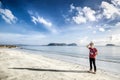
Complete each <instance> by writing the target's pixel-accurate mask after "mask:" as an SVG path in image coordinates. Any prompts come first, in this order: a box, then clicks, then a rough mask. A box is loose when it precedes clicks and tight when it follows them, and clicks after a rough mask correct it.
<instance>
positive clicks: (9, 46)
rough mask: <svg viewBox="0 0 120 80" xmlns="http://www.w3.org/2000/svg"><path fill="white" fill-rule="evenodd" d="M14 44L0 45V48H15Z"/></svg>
mask: <svg viewBox="0 0 120 80" xmlns="http://www.w3.org/2000/svg"><path fill="white" fill-rule="evenodd" d="M17 47H18V46H16V45H0V48H17Z"/></svg>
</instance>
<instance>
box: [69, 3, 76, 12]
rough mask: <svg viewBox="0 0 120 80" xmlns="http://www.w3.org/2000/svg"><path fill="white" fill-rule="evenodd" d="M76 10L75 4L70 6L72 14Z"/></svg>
mask: <svg viewBox="0 0 120 80" xmlns="http://www.w3.org/2000/svg"><path fill="white" fill-rule="evenodd" d="M74 9H75V6H73V4H71V5H70V12H72V11H73V10H74Z"/></svg>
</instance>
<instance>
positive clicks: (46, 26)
mask: <svg viewBox="0 0 120 80" xmlns="http://www.w3.org/2000/svg"><path fill="white" fill-rule="evenodd" d="M90 41H94V42H95V43H96V44H97V45H105V44H106V43H114V44H118V45H119V44H120V0H0V43H2V44H35V45H36V44H38V45H41V44H48V43H50V42H59V43H64V42H65V43H73V42H75V43H77V44H79V45H86V44H87V43H89V42H90Z"/></svg>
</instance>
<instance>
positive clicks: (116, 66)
mask: <svg viewBox="0 0 120 80" xmlns="http://www.w3.org/2000/svg"><path fill="white" fill-rule="evenodd" d="M22 48H23V49H24V50H28V51H31V52H32V53H34V54H41V55H44V56H47V57H50V58H54V59H59V60H64V61H68V62H72V63H77V64H81V65H86V66H89V60H88V58H89V57H88V56H89V50H88V49H87V48H86V47H83V46H82V47H81V46H22ZM96 48H97V49H98V55H97V58H96V59H97V62H96V64H97V67H98V68H101V69H104V70H108V71H112V72H117V73H120V47H115V46H109V47H108V46H96ZM41 52H42V53H41ZM88 68H89V67H88Z"/></svg>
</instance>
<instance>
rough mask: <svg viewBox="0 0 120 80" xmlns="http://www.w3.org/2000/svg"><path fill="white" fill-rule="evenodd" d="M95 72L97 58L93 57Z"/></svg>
mask: <svg viewBox="0 0 120 80" xmlns="http://www.w3.org/2000/svg"><path fill="white" fill-rule="evenodd" d="M93 65H94V72H96V59H94V58H93Z"/></svg>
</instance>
